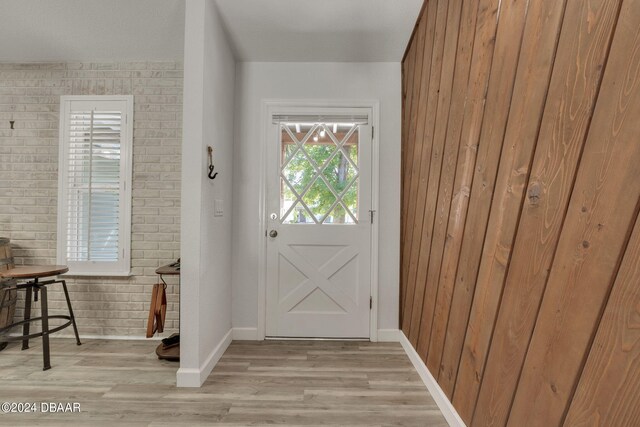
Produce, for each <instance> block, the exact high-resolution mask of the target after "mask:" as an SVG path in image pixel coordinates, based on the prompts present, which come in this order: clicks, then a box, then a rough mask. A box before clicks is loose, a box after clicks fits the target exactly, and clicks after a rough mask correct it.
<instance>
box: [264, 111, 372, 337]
mask: <svg viewBox="0 0 640 427" xmlns="http://www.w3.org/2000/svg"><path fill="white" fill-rule="evenodd" d="M331 107H335V108H370V109H371V120H372V123H371V125H372V126H373V128H374V131H373V141H372V147H371V148H372V151H371V161H372V165H371V193H372V194H371V209H373V210H374V211H375V216H374V221H373V225H372V227H371V296H372V305H371V310H370V313H369V340H370V341H371V342H377V341H378V305H379V304H378V233H379V220H378V212H379V205H378V201H379V193H380V160H379V159H380V157H379V154H380V144H379V142H378V135H380V132H379V111H380V102H379V101H377V100H344V99H342V100H331V99H322V100H318V99H313V100H311V99H299V100H287V99H265V100H262V103H261V111H260V122H261V123H262V131H261V135H260V196H259V197H260V200H259V209H258V211H259V212H258V215H259V235H258V242H259V248H260V250H259V251H258V270H259V274H258V307H257V310H258V325H257V326H258V331H257V338H258V340H264V339H265V337H266V323H267V237H266V235H265V230H266V229H267V220H266V215H267V211H266V197H267V168H266V159H267V145H268V144H267V143H268V138H269V137H270V135H269V127H270V125H271V117H272V116H273V115H274V114H283V113H285V112H286V111H287V110H292V109H298V108H331Z"/></svg>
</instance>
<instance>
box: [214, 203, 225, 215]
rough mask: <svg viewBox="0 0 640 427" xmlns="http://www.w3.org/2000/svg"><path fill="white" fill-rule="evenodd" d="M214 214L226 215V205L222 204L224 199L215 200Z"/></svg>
mask: <svg viewBox="0 0 640 427" xmlns="http://www.w3.org/2000/svg"><path fill="white" fill-rule="evenodd" d="M213 215H214V216H222V215H224V207H223V205H222V200H220V199H216V200H214V202H213Z"/></svg>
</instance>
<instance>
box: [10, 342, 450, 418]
mask: <svg viewBox="0 0 640 427" xmlns="http://www.w3.org/2000/svg"><path fill="white" fill-rule="evenodd" d="M156 345H157V341H153V342H152V341H104V340H86V341H85V343H84V344H83V345H82V346H80V347H78V346H76V345H75V343H74V342H73V341H72V340H68V339H60V338H58V339H52V342H51V364H52V369H51V370H49V371H46V372H43V371H42V356H41V352H40V346H39V343H38V342H37V340H34V343H33V345H32V348H31V349H29V350H27V351H20V344H18V343H11V344H10V345H9V347H8V348H7V349H5V350H4V351H1V352H0V403H1V402H5V401H7V402H36V403H37V405H38V410H39V409H40V403H41V402H57V403H59V402H62V403H66V402H79V403H80V405H81V412H80V413H69V414H60V413H58V414H50V413H49V414H44V413H41V412H38V413H35V414H2V413H0V425H45V424H46V425H91V426H95V425H113V424H114V423H117V425H118V426H123V425H154V426H156V425H157V426H160V425H172V426H176V425H180V426H188V425H189V426H190V425H208V424H216V425H233V426H249V425H270V424H286V425H305V426H307V425H339V426H356V425H357V426H391V425H395V426H446V425H447V424H446V421H445V420H444V417H443V416H442V414H441V413H440V411H439V410H438V408H437V406H436V405H435V403H434V401H433V399H432V398H431V396H430V395H429V393H428V392H427V391H426V389H425V387H424V385H423V383H422V381H421V380H420V377H419V376H418V374H417V372H416V371H415V369H414V368H413V366H412V365H411V362H410V361H409V359H408V358H407V356H406V355H405V353H404V351H403V350H402V347H401V346H400V345H399V344H397V343H366V342H329V341H264V342H250V341H236V342H233V343H232V344H231V346H230V347H229V349H228V350H227V351H226V353H225V354H224V356H223V357H222V359H221V360H220V362H219V363H218V365H217V366H216V368H215V369H214V371H213V372H212V373H211V375H210V376H209V378H208V379H207V381H206V383H205V384H204V385H203V386H202V388H199V389H187V388H176V387H175V385H174V384H175V373H176V370H177V364H175V363H171V362H163V361H159V360H157V359H156V357H155V354H154V348H155V346H156Z"/></svg>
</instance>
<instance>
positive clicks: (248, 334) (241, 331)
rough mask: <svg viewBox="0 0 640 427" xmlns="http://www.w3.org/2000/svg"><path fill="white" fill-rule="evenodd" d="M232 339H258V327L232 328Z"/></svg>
mask: <svg viewBox="0 0 640 427" xmlns="http://www.w3.org/2000/svg"><path fill="white" fill-rule="evenodd" d="M233 340H234V341H258V328H233Z"/></svg>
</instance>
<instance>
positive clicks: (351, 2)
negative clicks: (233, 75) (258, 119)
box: [0, 0, 423, 62]
mask: <svg viewBox="0 0 640 427" xmlns="http://www.w3.org/2000/svg"><path fill="white" fill-rule="evenodd" d="M215 1H216V3H217V5H218V9H219V11H220V15H221V17H222V20H223V23H224V25H225V27H226V31H227V32H228V34H229V36H230V38H231V42H232V44H233V47H234V51H235V53H236V57H237V59H238V60H239V61H269V62H289V61H290V62H343V61H348V62H387V61H391V62H396V61H400V60H401V59H402V55H403V53H404V49H405V46H406V45H407V42H408V40H409V37H410V34H411V31H412V30H413V26H414V24H415V21H416V18H417V16H418V13H419V11H420V7H421V6H422V1H423V0H215ZM184 4H185V0H0V46H1V48H0V62H36V61H100V60H103V61H113V60H120V61H143V60H182V58H183V51H184V25H185V24H184V17H185V13H184Z"/></svg>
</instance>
